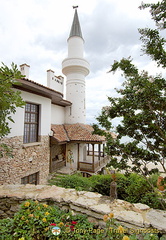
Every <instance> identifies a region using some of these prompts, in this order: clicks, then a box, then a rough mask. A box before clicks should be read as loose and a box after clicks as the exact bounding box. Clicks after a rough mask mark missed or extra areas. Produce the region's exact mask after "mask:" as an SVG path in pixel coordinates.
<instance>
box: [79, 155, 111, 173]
mask: <svg viewBox="0 0 166 240" xmlns="http://www.w3.org/2000/svg"><path fill="white" fill-rule="evenodd" d="M93 160H94V161H93ZM109 160H110V158H109V156H105V157H100V159H99V157H98V156H94V157H93V158H92V156H87V159H86V160H85V161H84V162H79V170H80V171H81V172H89V173H97V172H98V171H100V170H101V169H102V168H103V167H105V166H106V165H107V163H108V162H109Z"/></svg>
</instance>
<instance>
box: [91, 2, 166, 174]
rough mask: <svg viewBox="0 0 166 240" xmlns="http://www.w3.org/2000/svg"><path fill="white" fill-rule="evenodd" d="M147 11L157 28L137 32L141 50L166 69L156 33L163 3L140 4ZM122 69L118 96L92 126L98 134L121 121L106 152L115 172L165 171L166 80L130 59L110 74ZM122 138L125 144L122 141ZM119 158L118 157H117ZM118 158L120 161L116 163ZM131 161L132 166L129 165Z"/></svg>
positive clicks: (162, 19) (160, 24)
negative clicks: (151, 167) (117, 119)
mask: <svg viewBox="0 0 166 240" xmlns="http://www.w3.org/2000/svg"><path fill="white" fill-rule="evenodd" d="M146 7H149V8H150V13H151V15H152V18H153V19H154V20H155V22H156V23H157V26H158V29H155V30H153V29H147V28H145V29H139V32H140V34H141V40H142V42H143V51H144V53H145V54H148V55H149V56H150V57H151V59H152V60H155V61H156V62H157V64H158V66H160V67H163V68H165V67H166V51H165V49H164V44H165V42H166V41H165V39H164V38H162V37H160V34H159V31H161V30H163V29H164V28H165V26H166V25H165V19H166V12H165V8H166V1H165V0H163V1H162V2H161V3H157V4H142V6H141V9H142V8H146ZM118 69H119V70H121V71H122V72H123V75H124V77H125V82H124V83H123V85H122V88H121V89H119V90H116V91H117V93H118V97H108V99H109V102H110V105H109V106H107V107H103V109H102V112H101V114H100V116H98V117H97V120H98V123H99V126H98V125H96V124H95V125H94V129H95V131H96V132H97V133H101V130H100V128H101V127H102V128H105V129H107V130H108V129H110V127H111V126H112V124H111V122H112V120H114V119H116V118H120V119H121V122H120V124H119V125H118V126H117V127H116V132H117V139H112V138H111V136H110V134H109V133H108V132H105V131H103V134H104V135H106V137H107V140H108V142H107V152H108V153H109V154H110V155H112V156H117V157H116V158H113V159H112V162H111V163H112V165H113V166H114V167H116V168H118V169H126V170H128V171H129V170H131V171H135V172H141V173H142V174H143V175H144V176H146V175H147V174H150V173H151V172H155V171H158V169H157V168H154V169H152V170H151V171H150V170H149V169H148V166H147V165H148V163H154V164H155V165H157V164H160V165H161V166H162V169H163V171H164V172H166V166H165V161H166V80H165V79H164V78H163V77H162V75H156V76H151V75H149V74H148V72H146V71H141V72H140V71H139V70H138V69H137V67H136V66H135V65H134V64H133V63H132V59H131V58H130V57H129V58H127V59H125V58H123V59H121V60H120V61H119V62H118V61H115V62H114V64H113V65H112V66H111V70H110V71H109V72H113V73H114V72H116V71H117V70H118ZM124 137H125V138H126V137H127V138H126V139H127V140H126V142H125V143H124V141H122V140H123V139H124ZM118 157H120V158H118ZM119 159H121V160H120V161H119ZM129 161H131V163H132V165H129Z"/></svg>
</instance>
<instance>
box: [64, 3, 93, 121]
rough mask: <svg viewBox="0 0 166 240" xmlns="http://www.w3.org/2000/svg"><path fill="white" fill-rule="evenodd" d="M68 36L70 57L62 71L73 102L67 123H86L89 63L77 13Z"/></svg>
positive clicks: (69, 108) (67, 109)
mask: <svg viewBox="0 0 166 240" xmlns="http://www.w3.org/2000/svg"><path fill="white" fill-rule="evenodd" d="M74 8H75V14H74V19H73V24H72V27H71V31H70V36H69V38H68V57H67V58H66V59H65V60H64V61H63V62H62V72H63V74H64V75H65V76H66V78H67V80H66V99H67V100H68V101H70V102H72V105H71V106H70V107H66V123H69V124H73V123H86V107H85V76H87V75H88V74H89V63H88V62H87V61H86V60H85V59H84V57H83V54H84V39H83V37H82V33H81V27H80V23H79V19H78V14H77V7H74Z"/></svg>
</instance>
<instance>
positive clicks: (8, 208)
mask: <svg viewBox="0 0 166 240" xmlns="http://www.w3.org/2000/svg"><path fill="white" fill-rule="evenodd" d="M27 199H32V200H38V201H40V202H45V203H47V204H50V205H57V206H59V207H60V208H62V209H66V210H72V211H73V212H74V213H82V214H87V216H88V219H89V221H91V222H94V223H96V224H98V225H100V226H103V227H104V226H105V225H104V224H105V223H104V222H103V215H105V214H109V213H110V212H112V213H114V218H115V219H116V220H117V221H118V222H119V223H120V224H121V225H123V226H124V227H125V228H126V229H128V230H129V231H130V230H132V233H134V231H137V230H138V231H142V230H145V231H147V230H148V231H149V230H150V231H151V230H152V228H153V230H155V231H156V232H157V231H160V232H161V233H162V234H164V236H165V237H166V211H163V210H156V209H151V208H150V207H149V206H147V205H144V204H141V203H137V204H131V203H129V202H126V201H123V200H118V199H117V200H114V201H113V202H111V201H110V198H109V197H107V196H102V195H101V194H99V193H94V192H86V191H76V190H75V189H65V188H61V187H57V186H47V185H36V186H35V185H30V184H27V185H1V186H0V214H1V218H6V217H12V216H13V214H14V213H15V212H16V211H17V210H18V207H19V204H20V203H21V202H23V201H24V200H27Z"/></svg>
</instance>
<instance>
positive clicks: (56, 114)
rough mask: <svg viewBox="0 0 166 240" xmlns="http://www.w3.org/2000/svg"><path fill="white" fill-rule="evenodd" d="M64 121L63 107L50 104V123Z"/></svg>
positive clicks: (61, 122)
mask: <svg viewBox="0 0 166 240" xmlns="http://www.w3.org/2000/svg"><path fill="white" fill-rule="evenodd" d="M64 121H65V107H61V106H57V105H55V104H51V123H52V124H63V123H64Z"/></svg>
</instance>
